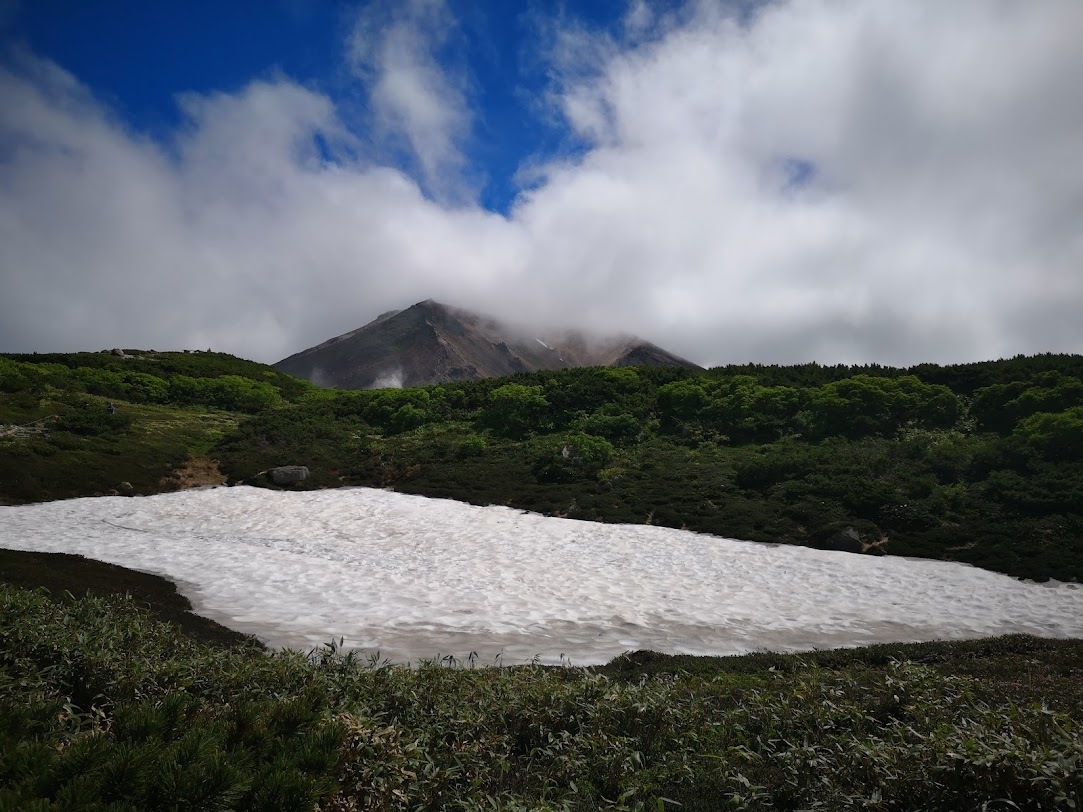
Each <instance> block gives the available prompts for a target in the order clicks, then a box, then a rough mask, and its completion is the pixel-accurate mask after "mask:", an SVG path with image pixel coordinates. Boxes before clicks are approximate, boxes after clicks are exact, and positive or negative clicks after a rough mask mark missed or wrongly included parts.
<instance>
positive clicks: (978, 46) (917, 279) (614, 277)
mask: <svg viewBox="0 0 1083 812" xmlns="http://www.w3.org/2000/svg"><path fill="white" fill-rule="evenodd" d="M403 8H405V9H406V10H405V11H400V10H395V9H394V8H392V7H390V6H388V7H385V8H384V10H383V11H381V12H379V13H376V12H370V14H369V16H367V17H366V16H363V17H362V18H361V21H360V22H359V23H358V28H357V29H356V32H355V34H354V37H353V38H352V40H351V43H352V44H351V54H352V59H353V60H354V62H353V64H354V65H355V66H357V67H358V70H359V71H360V74H361V76H362V77H363V80H364V82H365V87H366V88H368V89H369V91H370V92H371V111H372V114H373V116H375V117H376V119H377V120H378V121H379V122H382V123H381V124H380V125H379V126H382V127H384V128H385V129H384V131H383V132H384V135H385V136H387V137H392V136H393V135H394V134H398V135H399V136H400V137H401V138H403V139H405V143H407V144H408V145H409V149H410V150H411V153H412V154H413V155H414V157H415V159H416V171H414V172H413V173H412V174H408V173H407V172H405V171H402V170H399V169H396V168H393V165H392V164H391V163H390V162H389V161H387V160H385V158H386V153H385V152H383V151H381V146H380V144H379V143H375V144H374V143H373V142H372V141H370V140H361V139H360V138H358V137H357V136H356V135H355V134H354V132H353V131H352V128H351V127H350V126H348V125H347V123H346V121H347V120H348V116H345V115H344V114H343V113H342V111H341V110H340V109H339V108H338V107H337V106H336V103H335V102H334V101H333V100H332V99H330V98H329V97H327V96H325V95H322V94H321V93H318V92H316V91H314V90H312V89H310V88H306V87H304V86H302V85H300V84H298V83H296V82H294V81H292V80H291V79H289V78H288V77H278V78H272V79H269V80H263V81H259V82H253V83H252V84H250V85H249V86H248V87H246V88H244V89H242V90H241V91H239V92H236V93H232V94H218V95H211V96H188V97H185V98H183V99H181V100H180V104H181V108H182V110H183V112H184V114H185V116H186V121H185V124H184V126H183V127H182V128H181V129H180V130H179V131H178V133H177V134H176V138H175V140H173V141H172V142H170V143H167V144H162V143H156V142H154V141H151V140H149V139H148V138H146V137H144V136H142V135H141V134H140V133H137V132H132V131H130V130H129V129H127V128H126V127H125V125H124V124H123V122H121V121H119V120H117V119H116V118H114V117H113V116H112V114H111V113H110V111H109V109H108V107H107V106H106V105H104V104H103V103H101V102H100V101H99V100H96V99H94V98H93V97H91V96H90V94H89V93H88V92H87V90H86V89H85V88H83V87H82V86H81V85H80V83H79V82H78V80H77V78H75V77H72V76H70V75H68V74H66V73H65V72H64V71H62V70H61V69H59V68H58V67H56V66H55V65H53V64H51V63H49V62H47V61H44V60H41V59H38V58H35V57H32V56H29V55H24V56H23V57H22V58H21V59H20V60H19V61H18V62H17V63H16V64H15V65H14V66H13V67H9V68H8V69H5V70H3V71H2V72H0V274H2V283H3V296H0V349H3V350H7V351H29V350H41V351H45V350H64V349H75V348H87V349H99V348H102V347H111V346H118V345H121V346H151V347H158V348H164V347H179V346H190V347H208V346H210V347H214V348H215V349H222V350H228V351H230V352H235V353H237V354H239V355H243V356H247V357H251V358H256V359H258V360H264V361H274V360H278V359H279V358H282V357H285V356H286V355H289V354H291V353H293V352H295V351H297V350H300V349H302V348H304V347H307V346H311V345H312V344H315V343H318V342H319V341H322V340H324V339H326V338H328V337H330V336H331V335H334V334H337V333H341V332H345V331H346V330H349V329H352V328H355V327H357V326H360V325H361V324H362V323H364V322H366V321H368V320H369V319H371V318H373V317H375V316H376V315H377V314H379V313H380V312H383V311H386V310H389V309H392V308H399V307H403V306H406V305H409V304H411V303H413V302H415V301H418V300H420V299H424V298H429V297H432V298H435V299H438V300H441V301H447V302H449V303H451V304H458V305H461V306H466V307H473V308H476V309H480V310H482V311H485V312H490V313H494V314H500V315H503V316H505V317H507V318H511V319H515V318H520V319H524V320H528V321H534V322H553V323H556V324H558V325H559V324H577V325H580V326H583V325H586V326H593V327H595V328H598V329H601V330H622V331H630V332H636V333H638V334H640V335H643V336H644V337H646V338H648V339H650V340H652V341H655V342H656V343H659V344H661V345H662V346H664V347H666V348H667V349H671V350H673V351H675V352H678V353H680V354H683V355H686V356H687V357H689V358H691V359H693V360H696V361H699V362H700V363H706V364H712V363H724V362H742V361H747V360H753V361H764V362H780V363H785V362H796V361H805V360H819V361H822V362H836V361H879V362H882V363H913V362H919V361H924V360H933V361H952V360H978V359H984V358H991V357H998V356H1003V355H1011V354H1015V353H1019V352H1039V351H1045V350H1051V351H1071V352H1083V320H1081V319H1079V318H1078V310H1079V309H1080V306H1081V305H1083V232H1081V231H1080V229H1079V228H1078V223H1079V222H1081V221H1083V142H1081V141H1080V139H1079V133H1080V132H1083V86H1081V85H1079V83H1078V82H1077V81H1075V77H1078V76H1083V51H1081V50H1080V49H1079V48H1078V47H1077V43H1078V42H1079V40H1080V37H1081V36H1083V5H1080V4H1078V3H1076V2H1074V0H1049V2H1043V3H1018V2H1009V1H1008V0H989V1H986V0H959V2H955V3H950V4H945V3H939V2H934V0H916V1H915V2H912V3H897V2H893V0H861V1H860V2H858V0H793V1H792V2H776V3H772V4H767V5H761V6H757V7H756V8H755V10H754V11H753V12H749V11H748V9H747V8H745V9H744V11H742V12H741V13H738V11H735V10H734V6H733V5H731V4H723V3H717V4H716V3H699V4H695V5H690V6H688V7H686V8H684V9H682V10H680V11H679V13H677V14H668V15H666V14H659V13H657V10H656V9H653V7H651V6H650V5H649V4H645V3H633V4H630V6H629V12H628V14H627V16H626V18H625V21H624V24H623V25H622V27H621V31H620V33H618V34H605V33H599V32H593V31H590V30H588V29H584V28H582V27H578V26H575V25H574V24H572V23H567V22H558V23H554V24H553V26H552V28H551V30H550V31H549V34H550V36H547V37H544V38H542V41H543V42H544V44H545V47H546V48H547V52H546V55H545V56H546V58H547V59H548V60H549V64H550V66H551V76H552V78H553V85H552V87H551V88H550V93H549V94H548V95H547V97H546V103H548V104H549V105H550V106H551V114H552V115H554V116H559V117H560V118H561V119H562V120H563V121H564V122H565V124H566V126H567V127H568V129H569V131H570V132H571V133H572V134H573V136H574V138H575V139H577V140H578V141H579V142H580V143H581V144H582V145H583V149H582V150H579V151H577V152H576V154H575V156H574V157H569V158H563V159H559V160H549V161H541V162H540V165H539V162H538V159H537V158H536V156H524V161H525V162H528V163H530V164H531V166H532V167H533V168H534V170H535V172H536V175H535V178H534V181H535V182H534V183H532V185H531V186H530V187H529V189H526V190H524V191H523V192H522V193H521V194H520V196H519V198H518V199H517V200H516V202H515V204H514V205H513V207H512V209H511V211H510V212H509V213H508V214H506V215H501V214H496V213H493V212H489V211H486V210H484V209H483V208H481V207H480V206H479V205H477V204H476V203H474V202H472V201H471V199H470V198H469V197H466V198H464V197H463V196H462V195H461V194H449V193H448V192H447V190H449V189H458V190H461V189H462V188H463V186H462V178H463V176H464V173H468V172H469V169H470V167H468V166H467V165H466V157H465V155H466V154H467V153H464V152H463V143H464V142H463V140H462V139H464V138H465V136H466V134H467V133H468V131H469V122H470V118H471V115H470V110H469V107H468V94H467V93H466V91H465V90H464V87H465V86H464V85H463V83H462V82H461V81H460V80H459V79H456V78H455V77H454V75H453V74H449V73H448V72H447V71H446V70H445V69H444V68H443V67H442V63H441V62H440V61H439V60H438V59H437V56H436V54H437V52H438V51H439V49H440V48H441V47H442V46H443V43H444V42H445V40H443V39H441V36H442V35H441V34H440V30H449V27H450V26H451V22H449V18H448V17H447V15H448V12H447V9H446V8H445V7H444V6H443V4H440V3H435V2H431V1H430V2H421V0H415V2H412V3H410V4H407V5H406V6H404V7H403ZM441 19H442V20H443V21H444V22H443V23H442V24H435V23H434V24H433V25H431V26H430V25H429V24H428V22H427V21H431V20H441ZM584 55H586V56H587V57H588V58H587V59H586V60H584Z"/></svg>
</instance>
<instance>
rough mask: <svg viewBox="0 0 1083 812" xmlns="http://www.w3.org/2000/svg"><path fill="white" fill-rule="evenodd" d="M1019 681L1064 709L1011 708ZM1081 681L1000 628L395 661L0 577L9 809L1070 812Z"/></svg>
mask: <svg viewBox="0 0 1083 812" xmlns="http://www.w3.org/2000/svg"><path fill="white" fill-rule="evenodd" d="M919 658H920V659H921V660H922V661H923V662H925V663H933V664H934V665H931V666H930V665H916V664H914V663H913V662H908V661H907V660H908V659H919ZM1029 663H1034V664H1033V665H1028V664H1029ZM1021 664H1024V665H1025V667H1027V668H1029V669H1031V673H1032V674H1037V675H1040V679H1038V680H1037V681H1036V683H1035V684H1036V685H1038V686H1041V687H1040V688H1039V689H1038V690H1039V691H1044V693H1039V694H1038V695H1037V697H1036V698H1039V699H1041V700H1046V699H1048V700H1049V701H1050V702H1054V703H1055V704H1056V706H1057V707H1058V708H1060V710H1050V709H1049V707H1048V706H1046V705H1042V704H1039V703H1038V702H1035V703H1033V704H1031V703H1028V702H1026V701H1023V700H1024V699H1025V697H1026V696H1027V694H1026V693H1023V694H1020V693H1018V692H1019V691H1020V690H1023V691H1026V690H1034V689H1033V688H1032V687H1030V686H1029V685H1028V686H1023V685H1021V683H1020V681H1019V679H1018V670H1019V668H1020V665H1021ZM1081 665H1083V647H1081V644H1080V643H1078V642H1069V641H1041V640H1036V639H1034V638H1025V637H1021V636H1017V637H1009V638H999V639H997V640H990V641H980V642H976V643H959V644H954V643H926V644H920V645H914V646H879V647H874V648H872V649H867V650H848V651H838V652H818V653H815V654H808V655H788V656H783V655H771V654H757V655H749V656H746V657H738V658H692V657H666V656H664V655H657V654H650V653H646V652H641V653H637V654H634V655H630V656H627V657H622V658H619V659H618V660H616V661H614V663H612V664H611V665H609V666H607V667H605V668H604V669H597V670H589V669H581V668H542V667H519V668H465V667H442V666H439V665H435V664H422V665H419V666H418V667H416V668H413V669H410V668H406V667H402V666H390V665H386V664H380V663H379V662H378V661H376V660H373V661H366V658H364V657H359V656H357V655H356V654H354V653H345V652H342V651H340V650H338V648H337V647H336V646H335V645H334V644H331V645H328V646H325V647H324V648H322V649H319V650H315V651H313V652H310V653H309V654H308V656H304V655H302V654H298V653H295V652H272V653H269V654H265V653H262V652H261V651H259V650H257V649H255V648H246V647H243V646H242V647H239V648H232V649H219V648H211V647H209V646H206V645H201V644H197V643H195V642H193V641H191V640H188V639H186V638H183V637H181V636H179V635H178V634H177V633H176V631H175V629H174V628H173V627H171V626H167V625H164V624H160V623H157V622H154V621H152V620H151V619H150V618H149V617H148V616H147V615H146V614H145V613H144V612H143V611H141V610H138V609H136V608H135V606H134V605H133V604H132V602H131V601H130V600H124V599H119V598H93V599H92V598H83V599H80V600H76V601H73V602H67V603H59V602H53V601H51V600H49V599H48V598H47V597H46V596H45V595H44V594H42V593H40V592H39V593H32V592H28V591H25V590H21V589H16V588H13V587H8V586H5V585H0V807H2V808H11V809H73V808H79V809H82V808H86V809H91V808H102V809H104V808H108V809H113V810H150V809H175V808H200V809H248V810H262V809H266V810H280V809H316V810H327V812H332V810H333V811H334V812H338V811H339V810H347V809H385V810H397V809H401V810H407V809H416V810H449V809H450V810H455V809H459V810H476V809H502V810H509V812H510V810H525V809H566V810H572V811H573V812H575V811H576V810H584V812H585V811H586V810H598V809H609V810H615V811H616V810H624V811H625V812H632V810H642V811H643V812H647V810H649V811H650V812H654V811H655V810H658V809H682V810H692V811H697V810H698V811H699V812H707V811H708V810H710V811H711V812H714V810H718V809H720V808H721V809H749V810H756V809H817V808H822V809H833V810H834V809H839V810H845V809H855V810H856V809H862V810H873V811H874V812H876V811H877V810H879V811H880V812H888V810H903V809H906V810H910V809H929V810H934V809H935V810H940V809H943V810H948V809H950V810H962V811H963V812H970V811H971V810H972V811H973V812H978V810H985V809H993V808H999V807H1001V806H1005V807H1006V808H1014V809H1023V810H1046V809H1048V810H1052V809H1070V808H1074V807H1075V806H1078V805H1079V804H1080V803H1083V778H1081V776H1083V737H1081V731H1080V728H1079V724H1078V719H1079V715H1078V714H1079V712H1080V711H1081V710H1083V695H1081V694H1080V689H1079V684H1078V681H1073V680H1072V678H1071V674H1072V673H1073V669H1077V668H1079V667H1080V666H1081ZM952 671H955V672H957V673H956V674H953V673H951V672H952ZM968 672H972V673H974V674H975V675H980V678H977V679H972V678H969V677H967V676H962V675H961V674H965V673H968Z"/></svg>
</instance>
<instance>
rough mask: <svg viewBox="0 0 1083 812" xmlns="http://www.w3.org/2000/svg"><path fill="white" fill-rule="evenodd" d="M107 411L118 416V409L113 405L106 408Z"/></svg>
mask: <svg viewBox="0 0 1083 812" xmlns="http://www.w3.org/2000/svg"><path fill="white" fill-rule="evenodd" d="M105 409H106V411H107V412H109V414H116V413H117V407H116V406H114V405H113V404H112V403H110V404H109V405H108V406H106V407H105Z"/></svg>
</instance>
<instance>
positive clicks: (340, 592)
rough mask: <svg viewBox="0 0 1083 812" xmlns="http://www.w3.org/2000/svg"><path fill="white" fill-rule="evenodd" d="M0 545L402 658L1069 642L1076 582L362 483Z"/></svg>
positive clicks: (6, 525) (157, 504)
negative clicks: (168, 584) (122, 571)
mask: <svg viewBox="0 0 1083 812" xmlns="http://www.w3.org/2000/svg"><path fill="white" fill-rule="evenodd" d="M0 546H4V547H9V548H13V549H20V550H40V551H46V552H66V553H78V554H81V555H85V556H88V557H90V558H96V559H99V560H102V561H108V562H110V563H113V564H120V565H123V566H127V567H132V568H135V569H140V570H145V571H150V572H155V573H159V574H162V575H165V576H167V577H169V578H172V579H175V580H177V581H178V582H179V585H180V588H181V590H182V591H183V592H184V594H186V595H187V596H188V597H189V598H190V599H191V600H192V602H193V604H194V605H195V606H196V610H197V611H199V612H200V613H202V614H205V615H207V616H209V617H212V618H214V619H215V620H217V621H219V622H220V623H224V624H225V625H227V626H230V627H232V628H235V629H238V630H240V631H244V632H249V633H252V634H256V635H258V636H259V637H261V638H262V639H264V640H265V641H266V642H267V643H268V644H270V645H272V646H292V647H295V648H301V649H307V648H309V647H313V646H318V645H322V644H323V643H326V642H327V641H329V640H330V639H331V638H338V637H340V636H341V637H344V638H345V640H346V645H347V646H349V647H353V648H358V649H363V650H366V651H377V650H378V651H379V652H380V653H381V654H382V655H384V656H387V657H390V658H392V659H395V660H402V661H406V660H417V659H420V658H431V657H436V656H439V655H447V654H451V655H454V656H456V657H465V656H466V655H467V654H469V653H470V652H472V651H476V652H477V653H478V654H479V655H480V657H481V660H482V661H483V662H492V661H493V660H494V658H495V657H496V656H497V655H498V654H501V655H502V662H504V663H515V662H524V661H527V660H530V659H532V658H534V657H538V658H539V660H540V661H542V662H559V661H560V659H561V655H565V656H566V657H567V658H570V659H571V661H572V662H573V663H576V664H591V663H601V662H605V661H608V660H609V659H611V658H612V657H614V656H617V655H619V654H620V653H621V652H624V651H627V650H635V649H645V648H646V649H654V650H657V651H666V652H674V653H688V654H735V653H741V652H747V651H753V650H765V649H766V650H775V651H794V650H807V649H813V648H824V647H832V646H834V647H837V646H857V645H866V644H871V643H877V642H887V641H907V640H909V641H917V640H932V639H961V638H972V637H980V636H987V635H996V634H1006V633H1009V632H1026V633H1030V634H1036V635H1041V636H1046V637H1083V589H1080V588H1078V587H1076V586H1074V585H1066V584H1050V585H1040V584H1034V583H1029V582H1024V581H1019V580H1016V579H1013V578H1009V577H1007V576H1004V575H998V574H996V573H992V572H987V571H985V570H981V569H977V568H974V567H968V566H965V565H960V564H954V563H949V562H942V561H925V560H916V559H904V558H897V557H890V556H885V557H871V556H861V555H850V554H847V553H835V552H826V551H821V550H811V549H806V548H802V547H790V546H785V545H767V544H756V543H752V542H741V541H733V540H729V539H722V538H716V537H713V536H705V535H698V534H695V533H690V532H686V531H680V530H673V529H669V528H662V527H649V526H644V525H605V524H595V523H590V522H581V521H572V520H567V519H556V518H549V517H544V516H538V515H535V514H530V513H524V512H521V511H517V510H512V509H509V508H504V507H476V506H472V505H466V504H461V503H458V502H452V501H447V500H437V499H426V498H424V497H420V496H409V495H404V494H397V493H391V492H387V491H382V490H371V489H365V488H351V489H341V490H326V491H316V492H307V493H283V492H273V491H267V490H262V489H258V488H250V487H235V488H228V489H227V488H219V489H215V490H205V491H187V492H182V493H171V494H162V495H159V496H152V497H144V498H138V497H136V498H125V497H99V498H88V499H73V500H68V501H60V502H49V503H45V504H39V505H26V506H21V507H0Z"/></svg>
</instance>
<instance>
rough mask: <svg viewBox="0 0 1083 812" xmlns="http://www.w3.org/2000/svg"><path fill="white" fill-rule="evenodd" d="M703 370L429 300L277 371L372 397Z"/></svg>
mask: <svg viewBox="0 0 1083 812" xmlns="http://www.w3.org/2000/svg"><path fill="white" fill-rule="evenodd" d="M643 365H670V366H683V367H687V368H689V369H698V368H699V367H698V366H697V365H696V364H693V363H692V362H690V361H687V360H685V359H684V358H680V357H678V356H676V355H673V354H672V353H670V352H667V351H666V350H664V349H662V348H661V347H658V346H656V345H654V344H651V343H650V342H648V341H643V340H642V339H639V338H635V337H634V336H616V337H608V338H595V337H592V336H588V335H586V334H584V333H581V332H578V331H564V332H559V333H547V334H545V335H541V336H539V335H536V334H533V333H524V332H522V331H520V330H516V329H515V328H513V327H509V326H508V325H505V324H502V323H500V322H498V321H496V320H494V319H491V318H488V317H485V316H480V315H478V314H476V313H470V312H468V311H465V310H460V309H458V308H452V307H449V306H447V305H444V304H440V303H439V302H434V301H432V300H431V299H428V300H426V301H424V302H418V303H417V304H415V305H413V306H412V307H409V308H407V309H405V310H398V311H391V312H389V313H384V314H383V315H381V316H379V317H377V318H376V319H375V320H373V321H371V322H369V323H368V324H366V325H365V326H364V327H361V328H359V329H357V330H353V331H351V332H349V333H345V334H343V335H340V336H336V337H335V338H332V339H330V340H328V341H325V342H323V343H322V344H319V345H317V346H315V347H310V348H309V349H307V350H303V351H302V352H299V353H297V354H296V355H291V356H290V357H289V358H285V359H283V360H282V361H279V362H278V363H277V364H274V367H275V368H276V369H278V370H280V371H282V372H286V373H288V374H290V375H294V376H296V377H298V378H304V379H306V380H309V381H312V382H313V383H316V384H319V385H320V386H328V387H334V388H337V389H369V388H374V387H389V386H422V385H424V384H431V383H445V382H447V381H463V380H480V379H482V378H492V377H499V376H501V375H510V374H513V373H516V372H532V371H535V370H541V369H566V368H569V367H585V366H643Z"/></svg>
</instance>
